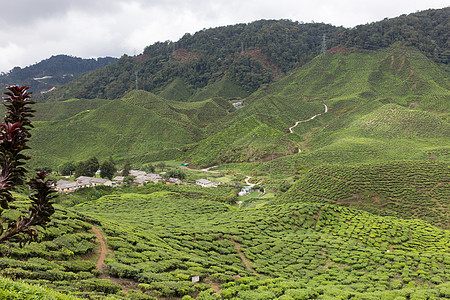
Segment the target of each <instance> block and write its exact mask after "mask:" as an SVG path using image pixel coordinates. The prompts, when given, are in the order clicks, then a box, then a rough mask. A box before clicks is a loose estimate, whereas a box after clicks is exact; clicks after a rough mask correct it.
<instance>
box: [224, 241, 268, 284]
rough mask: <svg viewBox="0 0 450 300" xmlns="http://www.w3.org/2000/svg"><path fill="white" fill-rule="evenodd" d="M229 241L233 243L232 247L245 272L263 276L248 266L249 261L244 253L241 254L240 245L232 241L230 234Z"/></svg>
mask: <svg viewBox="0 0 450 300" xmlns="http://www.w3.org/2000/svg"><path fill="white" fill-rule="evenodd" d="M230 241H232V242H233V243H234V247H235V248H236V250H237V253H238V255H239V256H240V258H241V261H242V263H243V264H244V265H245V268H246V269H247V270H249V271H251V272H253V274H255V275H258V276H263V275H261V274H259V273H258V272H256V271H255V269H253V268H252V266H251V265H250V261H249V260H248V258H247V257H245V255H244V253H242V251H241V244H239V243H238V242H236V241H235V240H234V239H233V236H232V235H231V234H230Z"/></svg>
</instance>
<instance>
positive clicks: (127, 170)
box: [122, 158, 131, 177]
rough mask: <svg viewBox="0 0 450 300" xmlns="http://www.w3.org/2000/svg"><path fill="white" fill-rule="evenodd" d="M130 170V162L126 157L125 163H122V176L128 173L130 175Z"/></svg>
mask: <svg viewBox="0 0 450 300" xmlns="http://www.w3.org/2000/svg"><path fill="white" fill-rule="evenodd" d="M130 170H131V163H130V160H129V159H128V158H127V159H126V160H125V164H124V165H123V169H122V176H123V177H127V176H128V175H130Z"/></svg>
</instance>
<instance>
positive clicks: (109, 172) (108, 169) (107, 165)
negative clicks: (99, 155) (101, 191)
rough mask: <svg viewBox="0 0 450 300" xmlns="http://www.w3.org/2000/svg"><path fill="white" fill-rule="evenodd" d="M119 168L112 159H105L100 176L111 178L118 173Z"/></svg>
mask: <svg viewBox="0 0 450 300" xmlns="http://www.w3.org/2000/svg"><path fill="white" fill-rule="evenodd" d="M116 172H117V169H116V166H115V165H114V163H113V162H111V160H105V161H104V162H102V163H101V165H100V177H102V178H108V179H109V180H111V179H113V177H114V175H115V174H116Z"/></svg>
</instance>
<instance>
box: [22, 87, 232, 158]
mask: <svg viewBox="0 0 450 300" xmlns="http://www.w3.org/2000/svg"><path fill="white" fill-rule="evenodd" d="M78 102H82V100H73V101H65V102H59V103H57V104H56V103H55V104H51V103H45V104H40V106H38V107H37V110H38V112H37V115H38V116H40V119H46V120H45V121H39V122H35V126H36V128H35V129H33V139H32V141H31V146H32V148H33V152H32V155H33V157H34V158H35V159H34V160H33V162H34V163H35V164H36V165H38V166H53V167H55V166H57V165H58V164H60V163H61V162H64V161H80V160H83V159H86V158H88V157H90V156H97V157H98V158H106V157H109V156H113V157H118V158H120V157H124V156H130V155H137V156H139V155H145V154H146V153H149V152H155V151H156V152H158V151H164V150H166V149H174V148H176V147H180V146H182V145H185V144H189V143H192V142H194V141H197V140H199V139H200V138H201V137H202V132H201V127H202V126H204V125H205V123H209V122H210V121H211V118H214V120H218V119H219V118H220V117H222V116H224V115H226V114H227V110H228V109H230V106H231V105H230V104H229V103H226V102H225V103H224V102H222V101H221V100H206V101H203V102H198V103H197V104H195V105H193V104H189V103H186V105H184V106H183V107H179V106H177V103H178V102H175V105H174V107H172V106H171V103H170V102H168V101H166V100H164V99H162V98H160V97H158V96H156V95H153V94H151V93H148V92H144V91H133V92H130V93H129V94H127V95H126V96H125V97H124V98H122V99H118V100H114V101H107V102H106V104H104V102H102V101H100V102H99V104H103V105H101V106H98V107H97V108H95V106H91V107H94V109H91V110H84V111H81V112H79V113H77V114H76V115H73V114H75V113H76V112H77V109H78V107H77V106H76V104H77V103H78ZM94 103H95V102H94ZM74 104H75V105H74ZM48 108H52V109H53V111H57V110H58V111H60V113H58V114H49V113H47V114H46V113H45V111H46V110H47V109H48ZM41 109H42V110H44V111H43V112H40V110H41ZM72 115H73V116H72ZM47 117H48V119H47ZM175 151H176V150H175Z"/></svg>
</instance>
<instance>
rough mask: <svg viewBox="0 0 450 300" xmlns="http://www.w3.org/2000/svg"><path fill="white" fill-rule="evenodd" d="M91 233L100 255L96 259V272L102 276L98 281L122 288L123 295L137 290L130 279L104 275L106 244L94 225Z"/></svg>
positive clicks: (136, 284)
mask: <svg viewBox="0 0 450 300" xmlns="http://www.w3.org/2000/svg"><path fill="white" fill-rule="evenodd" d="M92 231H93V232H94V234H95V236H96V237H97V240H98V241H99V243H100V255H99V257H98V259H97V264H96V265H97V270H99V271H102V272H103V274H101V275H100V276H99V278H100V279H108V280H109V281H111V283H114V284H117V285H119V286H120V287H121V288H122V291H123V292H124V293H128V290H130V289H133V290H138V283H137V282H135V281H133V280H130V279H123V278H114V277H111V276H109V275H108V274H105V265H104V263H105V258H106V253H107V252H108V249H107V248H106V244H105V241H104V240H103V235H102V233H101V232H100V230H98V229H97V228H95V226H94V225H92Z"/></svg>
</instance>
